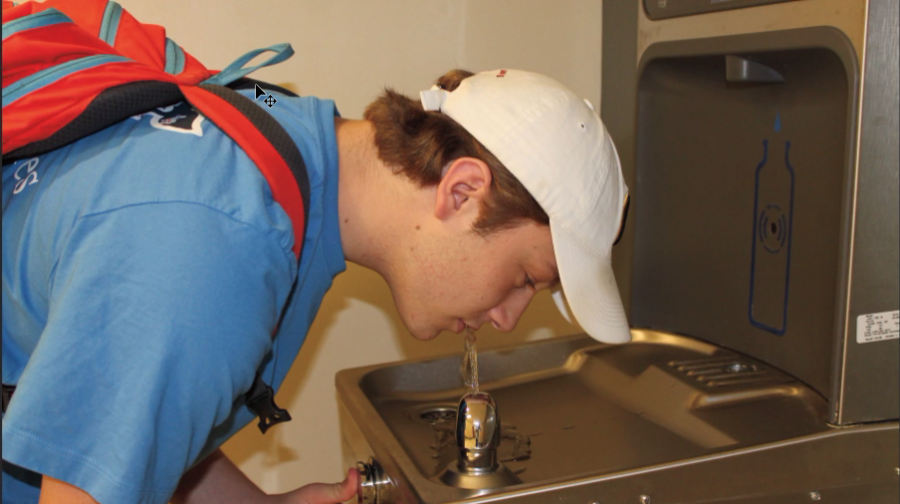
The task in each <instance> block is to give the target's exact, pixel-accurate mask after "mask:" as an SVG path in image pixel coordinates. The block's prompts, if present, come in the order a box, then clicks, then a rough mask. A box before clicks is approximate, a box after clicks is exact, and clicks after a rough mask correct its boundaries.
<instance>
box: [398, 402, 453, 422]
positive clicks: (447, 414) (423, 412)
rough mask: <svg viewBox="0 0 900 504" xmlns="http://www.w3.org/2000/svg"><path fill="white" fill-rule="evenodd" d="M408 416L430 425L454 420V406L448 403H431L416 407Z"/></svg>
mask: <svg viewBox="0 0 900 504" xmlns="http://www.w3.org/2000/svg"><path fill="white" fill-rule="evenodd" d="M409 417H410V418H412V419H413V420H416V421H418V422H423V423H427V424H431V425H435V424H441V423H455V422H456V407H455V406H449V405H443V404H442V405H431V406H424V407H421V408H416V409H415V410H414V411H411V412H410V413H409Z"/></svg>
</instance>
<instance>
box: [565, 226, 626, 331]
mask: <svg viewBox="0 0 900 504" xmlns="http://www.w3.org/2000/svg"><path fill="white" fill-rule="evenodd" d="M550 233H551V236H552V237H553V249H554V252H555V254H556V263H557V266H558V268H559V279H560V283H562V290H563V293H564V294H565V296H566V301H567V302H568V303H569V307H570V308H571V309H572V313H573V314H574V315H575V319H576V320H578V324H579V325H580V326H581V327H582V329H584V330H585V332H587V333H588V334H589V335H590V336H591V337H592V338H594V339H595V340H597V341H601V342H603V343H627V342H629V341H631V330H630V329H629V327H628V319H627V318H626V317H625V308H624V307H623V306H622V298H621V296H620V295H619V288H618V286H617V285H616V278H615V275H614V274H613V270H612V262H611V261H610V257H609V255H607V256H605V257H598V256H597V255H596V253H594V252H591V251H590V249H588V248H587V247H585V246H584V245H582V244H581V243H580V242H579V241H578V240H576V239H575V238H573V237H572V236H571V235H570V234H569V233H568V232H567V231H566V230H565V228H563V227H562V226H554V225H553V221H552V219H551V222H550Z"/></svg>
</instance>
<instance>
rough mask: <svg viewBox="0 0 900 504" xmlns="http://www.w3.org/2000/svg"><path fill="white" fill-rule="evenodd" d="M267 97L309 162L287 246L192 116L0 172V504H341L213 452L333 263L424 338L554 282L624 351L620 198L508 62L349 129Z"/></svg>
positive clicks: (515, 308) (261, 201) (378, 106)
mask: <svg viewBox="0 0 900 504" xmlns="http://www.w3.org/2000/svg"><path fill="white" fill-rule="evenodd" d="M248 93H249V92H248ZM278 98H279V100H280V103H279V106H278V107H275V108H273V109H272V110H271V112H270V113H271V114H272V115H273V117H275V118H276V119H277V120H278V122H279V123H280V124H281V125H282V126H283V127H284V128H285V129H286V130H287V132H288V133H289V134H290V136H291V138H292V139H293V140H294V142H295V143H296V144H297V146H298V147H299V149H300V151H301V152H302V154H303V157H304V159H305V160H306V164H307V167H308V170H309V178H310V206H309V208H310V209H309V213H308V224H307V230H306V235H305V236H304V237H294V236H293V234H292V228H291V225H290V222H289V221H288V219H287V216H286V214H285V213H284V211H283V210H281V207H280V206H279V205H278V204H277V203H275V202H274V201H273V199H272V196H271V192H270V190H269V188H268V185H267V183H266V181H265V179H264V178H263V177H262V176H261V175H260V174H259V171H258V170H257V169H256V168H255V167H254V166H253V165H252V163H250V162H249V160H248V159H247V158H246V156H245V155H244V154H243V152H242V151H240V149H238V148H237V147H236V146H235V145H234V143H233V142H231V141H230V139H228V138H227V137H226V136H225V135H223V134H222V133H221V132H220V131H219V130H218V129H217V128H215V127H214V126H212V125H210V124H209V123H204V122H203V119H202V116H198V115H196V113H193V115H192V112H191V111H189V110H185V109H180V110H182V113H179V114H178V116H183V117H179V119H177V121H180V123H181V124H182V129H183V130H184V131H173V130H171V129H170V128H168V127H167V125H168V126H171V123H172V122H171V121H170V122H169V123H168V124H165V123H164V121H161V120H160V117H162V116H164V115H165V114H170V113H172V110H174V109H169V110H158V111H154V112H151V113H148V114H145V115H143V116H138V117H135V118H132V119H128V120H125V121H123V122H122V123H120V124H117V125H115V126H113V127H111V128H108V129H107V130H104V131H102V132H100V133H97V134H95V135H92V136H90V137H87V138H85V139H82V140H80V141H78V142H76V143H74V144H71V145H69V146H67V147H64V148H61V149H58V150H57V151H54V152H51V153H48V154H46V155H43V156H40V157H39V158H34V159H30V160H21V161H19V162H16V163H14V164H10V165H8V166H4V167H3V235H4V238H3V383H4V384H7V385H12V384H15V385H16V389H15V392H14V395H13V397H12V399H11V401H10V402H9V406H8V409H7V411H6V413H5V416H4V420H3V459H4V466H3V502H4V503H6V502H38V499H40V502H42V503H43V502H86V503H92V502H101V503H103V504H106V503H139V502H140V503H144V502H148V503H150V502H153V503H157V502H159V503H162V502H166V501H167V500H169V499H170V498H171V499H172V500H173V502H191V503H193V502H252V501H260V502H263V501H272V502H309V503H326V502H341V501H344V500H347V499H349V498H351V497H352V495H353V493H354V492H355V486H356V478H357V475H356V474H355V472H353V471H351V472H350V474H349V475H348V477H347V479H346V480H345V481H344V482H343V483H342V484H337V485H322V484H313V485H308V486H306V487H303V488H300V489H298V490H296V491H294V492H291V493H288V494H283V495H280V496H265V495H263V494H262V492H261V491H260V490H259V489H257V488H256V487H255V486H254V485H253V484H252V483H251V482H250V481H249V480H247V479H246V477H244V476H243V475H242V474H241V473H240V471H239V470H238V469H237V468H236V467H235V466H234V465H233V464H232V463H231V462H230V461H228V460H227V458H226V457H225V456H224V455H223V454H222V453H221V452H220V451H219V450H218V447H219V446H220V445H221V443H222V442H224V441H225V440H226V439H227V438H228V437H230V436H231V435H233V434H234V433H235V432H236V431H237V430H239V429H240V428H241V427H243V426H244V425H246V423H247V422H249V421H250V420H252V419H253V417H254V413H253V412H252V411H250V410H249V409H248V407H247V405H246V402H245V399H244V398H245V394H246V392H247V391H248V390H249V389H250V387H251V385H252V384H253V383H254V376H255V375H256V373H258V374H259V376H260V377H261V378H262V380H263V381H264V382H265V383H269V384H271V385H272V386H273V387H275V388H276V389H277V387H278V386H279V385H280V383H281V382H282V380H283V379H284V376H285V374H286V373H287V370H288V368H289V367H290V364H291V363H292V362H293V360H294V358H295V356H296V355H297V352H298V351H299V349H300V345H301V344H302V342H303V338H304V337H305V334H306V330H307V329H308V327H309V325H310V323H311V321H312V319H313V317H314V316H315V313H316V311H317V309H318V307H319V303H320V301H321V299H322V296H323V295H324V293H325V291H326V290H327V289H328V287H329V286H330V285H331V281H332V279H333V277H334V276H335V275H337V274H338V273H340V272H341V271H343V269H344V267H345V260H349V261H353V262H355V263H358V264H360V265H363V266H366V267H368V268H371V269H373V270H375V271H376V272H378V273H379V274H380V275H381V276H382V277H384V279H385V280H386V281H387V283H388V285H389V286H390V288H391V292H392V294H393V297H394V300H395V303H396V305H397V309H398V312H399V314H400V317H401V319H402V321H403V323H404V324H405V325H406V327H407V328H408V329H409V331H410V332H411V333H412V334H413V335H414V336H415V337H417V338H420V339H430V338H433V337H435V336H437V335H438V334H439V333H440V332H441V331H445V330H446V331H451V332H461V331H463V330H464V328H465V327H466V326H467V325H468V326H470V327H475V328H477V327H479V326H481V325H483V324H485V323H490V324H492V325H494V326H495V327H496V328H498V329H499V330H502V331H510V330H512V329H513V328H514V327H515V325H516V323H517V322H518V320H519V318H520V316H521V315H522V313H523V311H524V310H525V308H526V306H527V305H528V303H529V302H530V300H531V298H532V297H533V296H534V294H535V292H536V291H538V290H540V289H545V288H554V287H556V286H557V284H558V283H561V286H562V292H564V293H565V294H566V298H567V300H568V303H569V305H570V306H571V308H572V311H573V312H574V314H575V316H576V317H577V319H578V321H579V322H580V323H581V325H582V327H583V328H584V329H585V330H586V331H587V332H588V333H589V334H591V335H592V336H594V337H595V338H597V339H599V340H602V341H607V342H616V343H618V342H624V341H628V339H629V338H630V335H629V332H628V325H627V321H626V320H625V317H624V312H623V310H622V305H621V301H620V299H619V296H618V292H617V289H616V285H615V280H614V278H613V275H612V270H611V265H610V261H609V257H610V248H611V247H612V244H613V243H614V241H615V239H616V237H617V234H618V232H619V231H620V228H621V223H622V220H623V214H624V209H625V208H624V207H625V203H626V202H627V189H626V187H625V185H624V182H623V179H622V174H621V171H620V168H619V163H618V159H617V156H616V153H615V149H614V147H613V145H612V142H611V141H610V139H609V136H608V135H607V134H606V131H605V129H604V128H603V125H602V124H601V122H600V119H599V117H598V116H597V114H596V113H595V112H594V111H593V110H592V108H591V107H590V104H588V103H586V102H585V101H582V100H581V99H579V98H577V97H576V96H575V95H573V94H572V93H571V92H570V91H569V90H567V89H565V88H564V87H562V86H561V85H560V84H558V83H556V82H555V81H553V80H551V79H549V78H547V77H544V76H540V75H537V74H532V73H528V72H520V71H515V70H497V71H492V72H483V73H480V74H476V75H471V74H469V73H468V72H462V71H453V72H450V73H448V74H446V75H444V76H443V77H441V78H440V79H439V80H438V82H437V84H436V85H435V86H434V87H433V88H432V89H431V90H429V91H425V92H423V93H422V96H421V103H419V102H418V101H414V100H412V99H409V98H407V97H404V96H402V95H399V94H397V93H394V92H392V91H386V92H385V94H384V95H382V96H381V97H380V98H379V99H378V100H376V101H375V102H374V103H372V104H371V105H370V106H369V107H368V108H367V110H366V113H365V118H364V120H362V121H349V120H344V119H341V118H339V117H335V109H334V104H333V103H332V102H330V101H326V100H318V99H315V98H309V97H307V98H291V97H288V96H283V95H279V96H278ZM177 121H176V122H177ZM198 130H199V131H198ZM31 173H35V174H36V175H35V176H34V177H31V176H30V175H28V178H26V174H31ZM32 178H33V179H34V181H33V182H31V181H30V180H31V179H32ZM23 181H25V182H23ZM296 239H303V240H304V247H303V253H302V256H301V258H300V261H299V264H298V262H297V260H296V259H295V256H293V255H292V245H293V242H294V240H296ZM557 300H558V301H560V302H561V294H560V295H557ZM179 482H180V483H179ZM173 494H174V495H173Z"/></svg>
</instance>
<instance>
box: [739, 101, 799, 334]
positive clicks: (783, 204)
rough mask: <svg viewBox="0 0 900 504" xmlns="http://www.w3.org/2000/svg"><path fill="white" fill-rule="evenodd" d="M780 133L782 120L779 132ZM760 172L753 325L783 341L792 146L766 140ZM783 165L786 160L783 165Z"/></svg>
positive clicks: (790, 228)
mask: <svg viewBox="0 0 900 504" xmlns="http://www.w3.org/2000/svg"><path fill="white" fill-rule="evenodd" d="M780 129H781V119H780V116H778V117H777V118H776V123H775V130H776V132H777V131H779V130H780ZM762 144H763V158H762V161H761V162H760V163H759V165H758V166H757V167H756V179H755V180H756V188H755V192H754V194H755V201H754V204H753V253H752V260H751V265H750V303H749V317H750V323H751V324H753V325H754V326H756V327H759V328H760V329H763V330H766V331H768V332H771V333H773V334H777V335H779V336H783V335H784V333H785V331H786V330H787V317H788V292H789V286H790V271H791V235H792V231H793V213H794V168H793V167H792V166H791V163H790V152H791V142H788V141H784V142H774V141H773V142H771V143H770V142H769V140H768V139H766V140H763V143H762ZM782 160H783V161H782Z"/></svg>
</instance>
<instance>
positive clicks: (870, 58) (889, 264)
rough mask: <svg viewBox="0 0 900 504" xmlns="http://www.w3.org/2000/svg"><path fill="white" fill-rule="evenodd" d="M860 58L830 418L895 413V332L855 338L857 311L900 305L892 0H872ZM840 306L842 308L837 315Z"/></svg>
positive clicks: (898, 350) (899, 366) (899, 379)
mask: <svg viewBox="0 0 900 504" xmlns="http://www.w3.org/2000/svg"><path fill="white" fill-rule="evenodd" d="M868 9H869V16H868V22H867V30H866V56H865V62H864V65H863V69H864V72H863V80H862V107H861V109H860V113H861V117H860V119H859V120H860V126H859V132H860V135H859V140H858V142H859V150H858V152H859V159H858V167H859V168H858V171H857V180H856V193H855V195H854V196H855V198H854V200H853V203H854V208H855V212H853V213H850V214H849V215H848V216H849V217H850V218H852V219H853V220H852V223H853V226H852V231H850V233H849V234H850V236H849V237H848V238H849V240H848V241H849V243H850V244H852V245H851V246H852V249H850V250H848V251H847V253H846V258H847V264H846V269H844V272H845V273H844V276H845V278H846V281H847V283H848V284H849V286H848V290H847V292H846V293H842V294H843V297H842V298H839V299H838V303H839V306H841V307H842V312H845V313H846V318H843V317H842V320H841V322H842V323H841V324H840V327H839V329H840V334H841V336H842V338H841V339H840V342H839V343H841V344H842V345H841V346H838V348H839V349H840V350H839V351H838V352H837V353H836V364H835V365H836V367H837V368H838V369H841V370H842V372H841V373H840V374H839V375H838V377H837V378H838V381H836V383H835V387H836V390H835V393H834V396H836V397H837V399H838V400H837V401H835V404H834V407H835V415H834V416H835V421H836V422H837V423H839V424H847V423H857V422H868V421H873V420H878V419H883V418H897V417H898V416H900V340H897V339H895V340H892V341H883V342H877V343H863V344H860V343H857V334H856V330H857V319H858V317H859V316H861V315H865V314H868V313H880V312H886V311H891V310H897V309H900V236H898V233H900V191H898V184H900V182H898V172H900V168H898V166H900V156H898V150H900V129H898V114H900V105H898V89H900V86H898V62H897V54H898V10H900V7H898V2H897V0H871V1H870V2H869V6H868ZM843 314H844V313H842V315H843Z"/></svg>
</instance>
